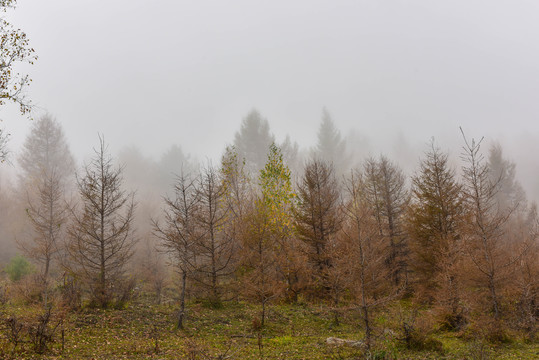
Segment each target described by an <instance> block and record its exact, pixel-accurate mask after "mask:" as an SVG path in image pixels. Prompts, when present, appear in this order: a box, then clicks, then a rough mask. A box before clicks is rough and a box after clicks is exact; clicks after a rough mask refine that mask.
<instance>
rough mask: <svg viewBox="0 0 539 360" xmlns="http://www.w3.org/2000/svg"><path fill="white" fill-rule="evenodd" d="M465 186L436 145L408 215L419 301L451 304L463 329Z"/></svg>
mask: <svg viewBox="0 0 539 360" xmlns="http://www.w3.org/2000/svg"><path fill="white" fill-rule="evenodd" d="M463 213H464V205H463V197H462V187H461V185H460V184H458V182H457V180H456V178H455V172H454V170H452V169H450V168H449V165H448V155H447V154H446V153H443V152H441V150H440V149H439V148H437V147H436V146H435V144H434V142H432V143H431V148H430V149H429V151H427V152H426V153H425V156H424V158H423V159H422V160H421V162H420V165H419V171H418V173H417V174H416V175H414V176H413V177H412V200H411V204H410V208H409V211H408V219H407V220H408V221H407V224H408V225H407V229H408V233H409V235H410V250H411V253H412V255H411V258H412V261H411V269H412V271H413V272H414V275H415V280H416V288H418V289H419V291H417V292H418V293H419V294H420V297H423V299H426V300H427V301H429V302H431V301H433V300H435V299H436V301H437V302H438V304H440V305H447V306H446V307H447V308H448V309H449V312H448V313H449V315H450V319H448V320H449V321H450V323H451V326H452V327H458V326H460V325H461V324H462V321H463V319H462V314H461V310H462V309H461V308H460V302H461V295H460V286H461V285H460V284H459V280H460V279H459V275H458V268H459V267H460V266H461V265H462V252H463V248H462V246H461V236H460V233H459V231H460V230H461V229H462V228H461V227H462V223H463V221H464V217H463Z"/></svg>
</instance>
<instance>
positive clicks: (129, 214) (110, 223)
mask: <svg viewBox="0 0 539 360" xmlns="http://www.w3.org/2000/svg"><path fill="white" fill-rule="evenodd" d="M99 140H100V146H99V148H98V149H96V150H94V151H95V156H94V157H93V159H92V160H91V162H90V163H88V164H86V165H85V166H84V169H83V173H82V175H81V176H80V177H78V179H77V184H78V190H79V196H80V209H76V208H74V209H73V210H72V211H71V213H72V223H71V225H70V227H69V229H68V233H69V244H68V246H67V249H68V252H69V255H70V264H69V267H70V270H71V271H72V272H73V273H75V274H76V275H78V277H79V278H80V279H82V281H83V283H84V284H85V285H86V286H87V287H88V289H89V290H90V293H91V300H92V302H93V303H95V304H96V305H98V306H100V307H106V306H108V305H109V304H110V303H111V302H112V301H113V300H114V297H115V295H117V294H115V291H114V290H115V286H117V285H118V284H119V282H120V280H121V278H122V275H123V274H124V270H125V266H126V264H127V263H128V261H129V260H130V258H131V257H132V255H133V246H134V244H135V242H136V238H135V237H134V229H133V215H134V210H135V203H134V193H127V192H126V191H125V190H124V189H123V188H122V185H123V179H122V168H121V167H119V166H118V167H114V165H113V161H112V158H111V157H110V155H109V154H108V151H107V147H106V145H105V141H104V139H103V138H101V137H100V139H99Z"/></svg>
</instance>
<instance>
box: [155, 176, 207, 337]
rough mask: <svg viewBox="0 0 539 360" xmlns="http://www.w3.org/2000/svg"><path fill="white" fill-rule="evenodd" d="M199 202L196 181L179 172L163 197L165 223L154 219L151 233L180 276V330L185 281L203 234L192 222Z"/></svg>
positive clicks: (185, 287) (178, 321)
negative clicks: (171, 188)
mask: <svg viewBox="0 0 539 360" xmlns="http://www.w3.org/2000/svg"><path fill="white" fill-rule="evenodd" d="M198 204H199V193H198V191H197V189H196V187H195V181H194V180H193V179H191V178H189V177H188V176H187V175H185V174H181V175H180V176H179V177H178V178H177V180H176V183H175V185H174V195H173V196H172V197H165V208H164V209H163V215H164V224H163V225H161V224H159V222H158V221H157V220H153V226H154V234H155V235H156V236H157V237H158V238H159V239H160V240H161V249H162V250H163V251H164V252H166V253H167V254H169V255H170V257H171V259H172V261H173V264H174V266H175V267H176V268H177V271H178V273H179V275H180V278H181V293H180V309H179V311H178V317H177V327H178V328H179V329H183V326H184V320H185V303H186V292H187V291H186V290H187V284H188V282H187V280H188V277H190V276H191V275H192V273H193V271H194V268H195V257H196V254H195V253H194V250H195V244H196V243H197V242H198V241H199V238H200V237H201V236H202V235H201V234H200V232H199V230H198V229H197V226H196V224H195V217H196V213H197V212H198V206H199V205H198Z"/></svg>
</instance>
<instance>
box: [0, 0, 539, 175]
mask: <svg viewBox="0 0 539 360" xmlns="http://www.w3.org/2000/svg"><path fill="white" fill-rule="evenodd" d="M7 18H8V20H9V21H11V22H12V23H14V24H15V25H16V26H17V27H20V28H21V29H23V30H24V31H26V33H27V34H28V36H29V38H30V40H31V44H32V46H33V47H34V48H35V49H36V53H37V54H38V56H39V60H38V61H37V62H36V64H35V65H34V66H32V67H22V68H19V69H21V70H23V71H26V72H28V73H29V74H30V75H31V77H32V78H33V84H32V86H31V88H30V91H29V95H30V96H31V98H32V99H33V100H34V102H35V103H36V104H37V105H38V106H39V109H38V110H37V116H39V114H40V113H43V112H45V111H48V112H50V113H51V114H53V115H54V116H56V118H57V119H58V120H59V121H60V122H61V123H62V125H63V127H64V130H65V132H66V135H67V137H68V139H69V141H70V144H71V147H72V150H73V152H74V154H75V155H76V156H77V158H79V159H81V158H82V157H83V156H85V155H86V154H89V153H91V149H92V147H94V146H95V145H96V144H97V142H98V139H97V133H98V132H100V133H104V134H105V138H106V140H107V141H108V142H109V143H110V144H111V148H112V149H113V150H118V149H120V148H121V147H123V146H126V145H133V144H135V145H137V146H139V147H140V148H141V150H142V151H143V152H145V153H147V154H148V155H151V156H154V157H157V156H159V155H160V154H161V153H162V152H163V151H164V150H165V149H166V148H168V147H169V146H170V145H172V144H179V145H181V147H182V148H183V149H184V151H186V152H190V153H194V154H196V155H197V156H199V157H200V158H205V157H213V158H215V157H217V156H219V154H220V153H221V151H222V150H223V148H224V145H225V143H226V142H231V141H232V140H233V134H234V132H235V131H236V130H237V129H238V128H239V126H240V122H241V120H242V118H243V117H244V116H245V115H246V114H247V113H248V111H249V110H250V109H252V108H253V107H254V108H257V109H258V110H259V111H260V112H261V113H262V115H263V116H264V117H266V118H268V120H269V121H270V124H271V129H272V131H273V132H274V133H275V134H276V136H277V138H278V139H280V140H282V139H283V138H284V136H285V135H286V134H287V133H288V134H290V135H291V137H292V139H293V140H296V141H298V142H299V143H300V145H302V146H311V145H312V144H313V143H314V141H315V136H316V131H317V129H318V125H319V122H320V118H321V112H322V108H323V107H324V106H325V107H327V108H328V109H329V111H330V112H331V114H332V116H333V120H334V121H335V123H336V125H337V126H338V127H339V128H340V129H341V131H343V133H344V134H346V133H347V132H348V131H349V130H350V129H351V128H355V129H357V130H358V131H359V132H360V133H362V134H365V135H367V136H369V137H371V141H372V142H375V143H376V142H380V143H383V142H390V141H392V140H393V139H394V136H396V134H399V133H400V134H402V135H404V137H406V138H407V139H410V141H411V142H421V143H425V142H427V141H428V139H429V138H430V137H431V136H435V137H437V138H438V139H441V142H442V143H443V145H444V146H445V147H447V148H451V149H458V148H459V147H460V146H461V143H460V137H459V136H460V134H459V132H458V126H459V125H461V126H463V127H464V129H465V130H466V131H467V133H469V134H470V136H475V137H480V136H483V135H485V136H487V137H496V138H499V139H500V140H501V141H502V143H504V144H505V145H507V146H508V148H509V149H513V150H512V151H513V152H512V153H511V154H512V156H513V157H517V156H520V155H521V154H524V153H528V154H529V153H530V152H535V153H537V152H538V151H539V146H538V145H537V144H538V143H539V141H537V139H539V121H537V118H538V115H539V101H538V95H539V65H538V64H539V41H537V39H538V38H539V21H537V20H538V19H539V2H537V1H532V0H529V1H515V0H511V1H499V0H488V1H487V0H484V1H470V0H465V1H454V0H452V1H432V0H425V1H409V0H408V1H386V0H371V1H360V0H355V1H313V0H308V1H307V0H302V1H299V0H298V1H290V0H289V1H276V0H273V1H253V0H244V1H231V0H227V1H203V0H197V1H178V0H175V1H165V0H156V1H139V0H107V1H101V0H76V1H74V0H47V1H44V0H18V7H17V9H15V10H14V11H10V12H9V13H8V14H7ZM16 110H17V109H16V108H15V107H3V108H2V110H0V118H2V119H3V120H4V121H3V123H2V126H3V127H4V128H6V129H7V130H8V131H9V132H10V133H11V134H12V139H11V142H10V147H11V148H12V149H13V150H16V149H17V148H18V146H20V144H21V143H22V141H23V140H24V137H25V136H26V134H27V129H28V127H29V121H28V120H26V119H25V118H24V117H21V116H20V115H18V113H17V111H16ZM387 133H389V134H390V136H388V135H385V134H387ZM518 144H520V145H522V146H521V147H520V148H517V147H516V146H517V145H518ZM533 146H534V147H533ZM527 164H532V165H526V166H537V161H534V162H528V163H527ZM533 164H535V165H533ZM520 173H521V174H522V171H520ZM523 182H524V183H525V182H526V181H523Z"/></svg>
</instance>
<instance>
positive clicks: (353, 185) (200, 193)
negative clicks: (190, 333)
mask: <svg viewBox="0 0 539 360" xmlns="http://www.w3.org/2000/svg"><path fill="white" fill-rule="evenodd" d="M462 135H463V140H462V144H461V145H462V148H461V152H460V155H461V163H460V167H459V168H453V167H452V166H451V165H450V162H449V155H448V153H447V152H444V151H442V150H441V149H440V148H439V147H438V146H437V145H436V143H435V141H434V140H432V141H431V142H430V144H429V146H428V148H427V149H426V151H425V152H424V154H423V156H422V157H421V159H420V160H419V166H418V168H417V170H416V172H415V173H414V175H413V176H411V178H408V177H407V176H406V175H405V174H404V172H403V171H402V170H401V169H400V167H399V166H398V164H396V163H395V162H393V161H391V160H390V159H389V158H387V157H386V156H383V155H381V156H379V157H370V158H367V159H366V160H365V161H364V162H363V163H362V164H361V165H358V166H355V167H351V166H349V159H347V156H346V152H345V148H344V142H343V140H342V139H341V137H340V134H339V132H338V131H337V130H336V129H335V127H334V125H333V123H332V121H331V118H330V116H329V113H327V112H326V111H325V112H324V114H323V119H322V123H321V125H320V131H319V142H318V146H317V148H315V149H314V150H313V152H312V153H311V154H309V156H308V157H307V159H306V160H304V161H303V162H302V163H300V161H299V160H298V159H299V157H298V146H297V144H292V143H291V141H290V139H287V140H286V141H285V142H284V143H282V144H277V143H276V141H275V139H274V137H273V136H272V135H271V134H270V133H269V126H268V123H267V121H266V120H264V119H263V118H262V117H261V116H260V114H259V113H258V112H256V111H253V112H251V113H249V115H248V116H247V117H246V118H245V119H244V121H243V123H242V126H241V128H240V130H239V131H238V132H237V134H236V137H235V140H234V144H233V145H230V146H228V147H226V149H225V151H224V154H223V155H222V158H221V160H220V162H219V163H218V164H212V163H211V162H207V163H206V164H205V165H203V166H200V167H196V166H193V165H190V166H185V167H183V171H180V172H178V173H177V174H176V176H175V177H174V178H173V179H171V181H172V184H171V186H170V188H169V190H168V191H167V192H166V193H162V194H159V195H160V196H162V197H160V196H159V195H158V196H154V199H153V200H155V198H157V200H158V201H157V203H158V204H159V205H158V211H156V212H154V213H153V215H152V216H151V217H150V216H149V217H147V218H145V219H141V218H140V217H139V218H138V219H137V221H136V222H135V219H136V215H135V214H136V211H137V210H136V206H137V201H136V200H135V194H134V193H133V192H130V191H128V190H127V189H126V187H125V179H124V173H125V172H128V171H129V170H128V169H127V168H124V167H122V166H118V165H115V162H114V160H113V159H112V157H111V155H110V154H109V152H108V150H107V146H106V142H105V140H104V138H103V137H100V138H99V146H98V147H97V148H96V149H95V150H94V151H95V153H94V156H93V157H92V159H91V160H90V161H89V162H88V163H87V164H85V165H84V166H83V168H82V170H80V171H78V172H77V176H76V181H75V182H72V181H70V176H71V174H73V173H74V172H75V165H74V164H75V162H74V161H73V158H72V156H71V155H70V152H69V149H68V146H67V142H66V140H65V138H64V135H63V132H62V130H61V126H60V125H59V123H57V122H56V121H54V120H53V119H52V118H51V117H49V116H45V117H43V118H41V119H40V120H38V121H36V123H35V124H34V126H33V128H32V131H31V133H30V135H29V136H28V138H27V140H26V142H25V145H24V149H23V151H22V153H21V155H20V158H19V164H20V167H21V169H22V174H23V175H22V176H21V181H23V182H24V189H25V190H24V198H25V203H26V204H27V205H26V216H27V217H28V219H29V221H30V224H31V225H32V229H33V230H32V232H31V236H28V237H27V238H26V239H25V240H24V241H20V242H19V246H20V248H21V249H22V250H24V252H25V253H26V255H27V256H29V257H31V258H32V259H33V261H34V262H35V264H36V265H38V266H39V269H40V270H39V283H40V284H41V287H40V291H39V298H40V300H41V301H45V302H46V301H47V298H48V294H49V293H50V292H51V291H52V288H53V283H57V282H59V281H61V283H62V296H63V297H64V300H65V301H66V302H68V303H69V304H70V305H71V306H74V307H80V306H82V305H83V304H90V305H93V306H98V307H108V306H113V305H114V304H117V303H118V302H122V301H126V300H127V299H128V298H129V296H130V294H132V292H133V288H134V287H135V286H137V285H136V284H137V281H139V282H140V281H141V280H144V282H145V285H146V286H147V288H148V289H151V292H154V293H155V296H156V299H157V301H161V295H162V288H163V281H164V278H165V277H167V275H166V271H164V270H163V264H164V263H167V264H168V265H169V267H168V268H169V269H170V270H171V271H170V277H171V278H174V279H175V280H176V281H177V283H178V285H177V286H176V287H175V289H176V292H175V294H174V299H176V301H177V304H178V316H177V326H178V327H179V328H182V327H184V326H187V325H186V323H185V322H186V320H185V319H186V316H185V315H186V313H187V311H188V307H189V302H188V300H189V299H199V300H202V301H206V302H207V303H208V304H209V305H210V306H213V307H220V306H222V304H223V303H225V302H228V301H238V300H244V301H251V302H255V303H257V304H259V306H260V316H259V319H258V320H257V321H258V322H259V324H260V326H264V324H265V323H266V322H267V321H268V318H267V309H268V306H271V304H272V303H276V302H289V303H297V302H312V303H317V304H326V305H327V306H328V307H329V308H330V309H331V312H332V314H333V315H332V316H333V321H334V322H335V323H336V324H338V323H339V321H340V320H339V319H340V318H341V317H342V315H343V314H344V313H346V312H350V311H355V312H357V313H358V314H359V315H360V319H361V322H362V327H363V329H364V331H365V337H366V338H365V342H366V344H367V345H369V344H370V343H371V341H372V336H373V331H374V328H373V316H374V314H375V313H376V312H377V311H381V310H383V309H384V307H386V306H390V304H392V303H394V302H395V301H397V300H399V299H410V300H411V301H413V302H415V303H417V304H421V305H422V306H426V307H428V308H430V309H432V311H433V312H434V313H435V315H436V319H437V320H436V321H437V323H438V324H439V325H440V326H443V327H444V328H445V329H448V330H460V329H462V328H464V327H466V326H467V325H468V324H470V323H472V322H477V321H481V322H483V323H485V324H491V326H492V327H494V328H500V327H504V326H509V327H512V328H515V329H519V330H522V331H525V332H527V333H529V334H533V333H534V332H535V331H536V326H537V317H538V316H539V305H538V283H537V279H538V278H539V276H538V275H539V261H538V258H539V257H538V256H537V254H538V252H537V245H538V240H537V234H538V225H539V223H538V218H537V209H536V206H535V204H533V203H531V204H530V203H528V201H527V200H526V196H525V194H524V191H523V190H522V188H521V187H520V185H519V184H518V181H517V180H516V170H515V165H514V164H513V163H512V162H511V161H509V160H507V159H506V158H505V157H504V156H503V151H502V148H501V147H500V146H499V145H496V144H495V145H493V146H491V147H490V149H488V151H487V152H486V153H485V152H484V149H483V148H482V145H483V140H482V139H480V140H475V139H470V138H468V137H467V136H466V135H465V134H464V133H463V134H462ZM141 176H142V175H141ZM154 203H155V202H154ZM138 205H139V207H140V206H142V207H143V206H145V204H144V203H143V202H142V203H139V204H138ZM142 222H145V223H146V225H145V226H146V227H145V229H146V231H138V232H135V228H136V227H139V228H142V227H143V226H141V225H140V224H141V223H142ZM148 239H152V241H151V242H150V243H149V244H150V245H148V247H147V249H146V252H145V253H144V254H145V255H144V257H145V259H144V261H142V262H141V264H142V265H140V266H144V267H145V270H144V271H142V272H140V271H137V270H136V269H137V268H135V267H134V265H132V264H133V259H134V255H135V252H136V249H137V248H138V250H137V251H138V252H139V253H140V252H144V250H143V249H142V247H141V246H140V244H141V243H146V241H147V240H148ZM137 241H138V242H139V244H138V245H137ZM52 268H54V269H55V270H54V271H51V269H52ZM139 269H140V268H139ZM135 272H137V273H138V274H140V275H139V276H136V275H135V276H133V274H134V273H135ZM129 274H132V276H131V279H132V280H133V281H131V282H129V281H126V279H127V278H129ZM59 279H61V280H59ZM502 324H503V326H502Z"/></svg>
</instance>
